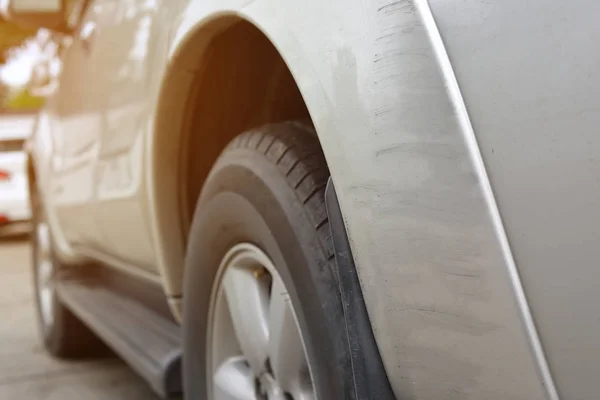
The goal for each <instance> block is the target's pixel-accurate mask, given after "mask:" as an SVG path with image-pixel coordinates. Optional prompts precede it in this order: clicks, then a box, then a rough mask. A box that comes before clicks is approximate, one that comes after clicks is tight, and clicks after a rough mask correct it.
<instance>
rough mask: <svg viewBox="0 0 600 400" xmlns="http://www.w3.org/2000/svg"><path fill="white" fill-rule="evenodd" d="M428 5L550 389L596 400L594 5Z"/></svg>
mask: <svg viewBox="0 0 600 400" xmlns="http://www.w3.org/2000/svg"><path fill="white" fill-rule="evenodd" d="M431 4H432V9H433V11H434V14H435V16H436V20H437V21H438V26H439V29H440V31H441V34H442V37H443V38H444V43H445V44H446V48H447V50H448V52H449V54H450V57H451V59H452V64H453V67H454V70H455V72H456V76H457V79H458V82H459V84H460V87H461V90H462V93H463V95H464V98H465V102H466V105H467V108H468V110H469V115H470V117H471V121H472V123H473V126H474V128H475V133H476V135H477V140H478V142H479V145H480V147H481V152H482V154H483V158H484V160H485V163H486V166H487V168H488V171H489V174H490V180H491V183H492V186H493V188H494V192H495V194H496V200H497V202H498V204H499V208H500V211H501V214H502V219H503V221H504V225H505V227H506V231H507V235H508V239H509V241H510V244H511V248H512V251H513V254H514V257H515V259H516V261H517V264H518V266H519V273H520V275H521V277H522V281H523V285H524V288H525V292H526V294H527V299H528V301H529V305H530V308H531V310H532V314H533V317H534V319H535V322H536V325H537V327H538V329H539V332H540V338H541V341H542V344H543V347H544V350H545V352H546V354H547V357H548V361H549V364H550V367H551V370H552V373H553V376H554V378H555V381H556V385H557V387H558V390H559V393H560V395H561V396H562V398H565V399H594V398H597V397H598V389H597V386H596V385H597V376H598V374H597V371H599V370H600V351H598V339H599V338H600V312H599V311H598V299H599V292H598V283H599V282H600V269H599V268H598V265H599V262H600V246H598V243H599V240H600V224H599V223H598V222H599V221H600V207H599V206H600V135H599V133H598V127H599V126H600V112H599V107H598V104H599V101H600V100H599V99H600V80H599V79H598V74H597V69H598V65H600V47H599V46H598V42H599V41H600V30H599V29H598V25H597V23H596V19H595V16H597V15H598V13H600V4H599V3H598V2H595V1H587V0H575V1H569V2H566V3H565V2H559V1H545V2H523V1H519V0H503V1H502V2H498V1H488V0H486V1H478V2H470V3H469V4H464V5H463V4H460V5H459V4H458V3H456V2H452V1H445V0H432V1H431ZM473 32H477V34H473Z"/></svg>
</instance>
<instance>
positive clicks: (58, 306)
mask: <svg viewBox="0 0 600 400" xmlns="http://www.w3.org/2000/svg"><path fill="white" fill-rule="evenodd" d="M32 203H33V207H32V208H33V221H32V222H33V230H32V236H31V239H32V240H31V242H32V243H31V244H32V264H33V280H34V282H33V283H34V293H35V300H36V301H35V304H36V310H37V316H38V325H39V327H40V332H41V335H42V339H43V342H44V347H45V348H46V349H47V350H48V352H49V353H50V354H52V355H53V356H55V357H58V358H81V357H88V356H95V355H99V354H103V353H104V352H105V351H106V347H105V346H104V344H103V343H102V342H101V341H100V340H99V339H98V338H97V337H96V336H95V335H94V334H93V333H92V332H91V331H90V330H89V329H88V328H87V327H86V326H85V325H83V323H82V322H81V321H79V319H77V317H76V316H75V315H73V313H72V312H71V311H70V310H69V309H68V308H66V307H65V306H64V305H63V304H62V302H61V301H60V299H59V297H58V295H57V293H56V286H57V283H58V280H59V279H60V278H61V275H62V273H64V266H62V265H61V263H60V261H58V259H57V258H56V256H55V255H54V251H53V247H52V235H51V230H50V226H49V224H48V220H47V219H46V214H45V213H44V210H43V207H41V204H40V203H39V199H38V197H37V196H36V195H35V194H34V195H33V196H32Z"/></svg>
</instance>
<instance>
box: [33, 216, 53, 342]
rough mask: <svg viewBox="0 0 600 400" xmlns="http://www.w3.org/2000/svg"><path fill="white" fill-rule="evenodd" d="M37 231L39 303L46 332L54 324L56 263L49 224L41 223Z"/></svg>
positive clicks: (36, 260)
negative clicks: (53, 256) (52, 250)
mask: <svg viewBox="0 0 600 400" xmlns="http://www.w3.org/2000/svg"><path fill="white" fill-rule="evenodd" d="M35 229H36V232H35V237H36V243H35V246H36V247H35V252H36V259H35V262H36V265H35V268H36V269H37V271H36V272H37V281H36V283H37V291H38V301H39V303H40V307H39V308H40V315H41V319H42V323H43V326H44V330H48V329H49V328H50V327H51V326H52V324H53V323H54V262H53V260H52V253H51V244H50V228H49V227H48V224H47V223H45V222H39V223H38V224H37V225H36V228H35Z"/></svg>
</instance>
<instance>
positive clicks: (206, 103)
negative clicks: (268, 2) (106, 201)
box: [150, 15, 310, 297]
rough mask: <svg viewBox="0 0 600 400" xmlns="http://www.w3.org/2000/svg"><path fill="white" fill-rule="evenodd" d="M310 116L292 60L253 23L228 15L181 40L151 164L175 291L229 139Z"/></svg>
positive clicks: (163, 94)
mask: <svg viewBox="0 0 600 400" xmlns="http://www.w3.org/2000/svg"><path fill="white" fill-rule="evenodd" d="M308 118H310V117H309V113H308V111H307V108H306V105H305V103H304V100H303V98H302V95H301V94H300V91H299V89H298V86H297V85H296V82H295V80H294V78H293V76H292V74H291V72H290V70H289V69H288V67H287V65H286V63H285V62H284V60H283V58H282V57H281V55H280V54H279V52H278V51H277V49H276V48H275V47H274V46H273V44H272V43H271V41H270V40H269V39H268V37H267V36H266V35H265V34H264V33H263V32H261V31H260V30H259V29H258V28H256V27H255V26H254V25H253V24H252V23H250V22H248V21H246V20H243V19H241V18H240V17H238V16H233V15H225V16H220V17H219V18H216V19H214V20H211V21H209V22H208V23H206V24H204V26H203V27H202V28H200V29H199V30H198V31H197V32H195V33H193V34H192V35H191V36H189V37H188V38H187V39H186V40H185V42H184V43H183V44H182V46H180V48H179V51H178V52H177V54H175V55H174V58H173V62H172V65H171V67H170V71H169V72H168V73H167V77H166V80H165V84H164V87H163V90H162V92H161V99H160V103H159V114H158V119H157V124H156V137H155V142H154V144H153V153H152V155H153V157H154V159H153V160H151V165H150V166H151V168H152V169H153V171H154V173H153V176H152V181H153V184H154V193H153V195H154V199H155V201H156V209H155V215H157V220H158V226H157V227H156V228H157V231H158V233H159V235H160V237H159V242H158V243H159V245H160V246H163V249H162V252H163V263H164V264H165V266H164V268H165V269H164V270H163V273H164V274H165V275H166V276H165V278H166V290H167V293H168V294H171V295H173V296H175V297H177V296H179V295H180V294H181V282H182V279H183V258H184V251H185V245H186V241H187V236H188V230H189V227H190V224H191V220H192V216H193V212H194V208H195V205H196V200H197V199H198V196H199V194H200V190H201V189H202V186H203V183H204V180H205V178H206V176H207V175H208V173H209V171H210V168H211V166H212V165H213V163H214V161H215V160H216V158H217V157H218V156H219V154H220V153H221V151H222V150H223V149H224V147H225V146H226V145H227V143H229V141H230V140H231V139H232V138H233V137H235V136H237V135H238V134H240V133H242V132H244V131H246V130H248V129H250V128H252V127H256V126H260V125H264V124H267V123H273V122H281V121H285V120H291V119H308ZM173 210H176V212H173ZM175 219H176V220H175ZM167 236H170V237H167ZM174 236H177V237H174Z"/></svg>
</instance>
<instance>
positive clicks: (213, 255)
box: [184, 154, 346, 399]
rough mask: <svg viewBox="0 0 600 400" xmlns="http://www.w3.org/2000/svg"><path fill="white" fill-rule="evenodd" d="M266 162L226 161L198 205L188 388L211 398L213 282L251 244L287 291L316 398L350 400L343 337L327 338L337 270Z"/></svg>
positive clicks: (187, 338)
mask: <svg viewBox="0 0 600 400" xmlns="http://www.w3.org/2000/svg"><path fill="white" fill-rule="evenodd" d="M240 156H241V154H240ZM246 156H247V154H246ZM232 158H233V157H232ZM244 161H245V162H244ZM265 161H266V160H264V159H261V158H260V157H239V158H237V159H236V162H233V163H228V162H226V161H223V162H222V163H221V164H222V165H223V166H222V167H219V166H218V167H217V168H216V171H215V172H214V173H213V174H211V177H210V178H209V180H208V181H207V184H206V186H205V189H204V191H203V195H202V198H201V200H200V201H199V204H198V205H197V211H196V213H195V217H194V221H193V224H192V230H191V232H190V237H189V243H190V245H189V246H188V252H187V256H186V265H185V281H184V282H185V283H184V285H185V288H184V293H185V296H184V385H185V391H186V393H188V396H189V395H190V394H191V397H192V398H194V396H205V395H206V393H207V384H208V381H207V380H208V373H207V361H206V360H207V326H209V324H208V318H209V307H210V297H211V292H212V285H213V282H214V281H215V276H216V273H217V270H218V267H219V265H220V262H221V260H222V258H223V256H224V255H225V254H226V253H227V251H228V250H229V249H230V248H231V247H233V246H234V245H236V244H239V243H244V242H248V243H252V244H254V245H256V246H257V247H259V248H260V249H261V250H263V251H264V252H265V253H266V254H267V255H268V256H269V258H270V259H271V260H272V262H273V264H274V265H275V267H276V269H277V271H278V273H279V274H280V276H281V278H282V280H283V281H284V284H285V286H286V288H287V289H288V293H289V296H290V299H291V300H292V304H293V307H294V310H295V312H296V316H297V319H298V323H299V325H300V329H301V332H302V336H303V340H304V343H305V346H306V351H307V353H308V358H309V362H310V367H311V372H312V375H313V380H314V385H315V390H316V392H317V396H318V398H319V399H333V398H346V397H345V396H344V394H343V392H344V390H345V389H346V388H345V383H344V371H343V369H344V368H343V366H344V363H343V362H342V363H340V362H339V360H338V358H340V357H339V348H340V347H341V346H342V345H343V344H342V343H339V341H340V340H342V339H341V338H340V337H334V340H333V342H332V341H331V340H329V339H330V338H331V337H332V334H331V330H332V329H335V326H333V325H335V324H332V323H331V322H332V321H330V320H328V316H327V315H326V312H327V309H329V308H332V307H333V308H337V307H341V304H337V303H339V296H337V295H336V293H337V286H336V281H335V278H334V276H333V271H330V270H329V267H328V266H327V260H326V257H325V256H324V255H323V254H322V251H321V249H319V248H318V246H319V243H318V242H317V240H316V239H315V235H314V227H313V226H311V224H310V222H309V221H308V220H307V218H306V215H305V213H304V210H303V208H302V204H300V202H299V201H298V199H297V198H296V197H295V196H294V193H293V191H292V190H291V189H290V188H289V187H288V186H287V184H286V182H285V179H284V178H283V177H281V176H280V175H279V174H277V173H271V172H274V168H273V166H272V165H270V164H269V163H268V162H265ZM256 170H258V171H262V172H258V173H256V172H254V171H256ZM275 172H276V171H275ZM327 292H329V293H327ZM336 339H337V340H336ZM342 358H343V357H342Z"/></svg>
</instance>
